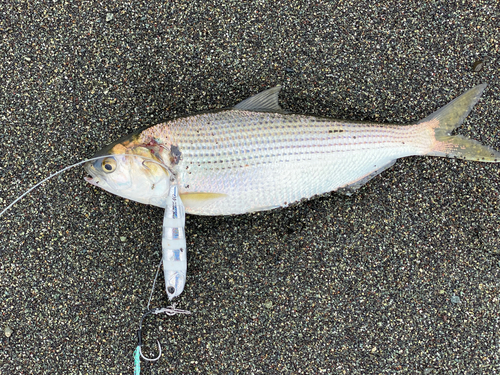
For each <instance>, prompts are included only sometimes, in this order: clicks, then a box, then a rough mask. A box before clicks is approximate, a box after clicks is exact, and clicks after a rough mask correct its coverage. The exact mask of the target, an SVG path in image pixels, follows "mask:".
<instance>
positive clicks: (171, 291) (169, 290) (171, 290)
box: [167, 286, 175, 294]
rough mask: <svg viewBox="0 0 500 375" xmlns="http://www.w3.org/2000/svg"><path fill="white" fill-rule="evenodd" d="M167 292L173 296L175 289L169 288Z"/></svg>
mask: <svg viewBox="0 0 500 375" xmlns="http://www.w3.org/2000/svg"><path fill="white" fill-rule="evenodd" d="M167 291H168V292H169V293H170V294H174V293H175V288H174V287H173V286H169V287H168V288H167Z"/></svg>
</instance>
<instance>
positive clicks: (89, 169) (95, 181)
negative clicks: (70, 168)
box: [83, 162, 101, 186]
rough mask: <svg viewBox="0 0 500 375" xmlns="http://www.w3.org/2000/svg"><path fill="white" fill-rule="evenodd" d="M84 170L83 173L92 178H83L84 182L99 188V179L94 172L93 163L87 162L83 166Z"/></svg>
mask: <svg viewBox="0 0 500 375" xmlns="http://www.w3.org/2000/svg"><path fill="white" fill-rule="evenodd" d="M83 167H84V168H85V171H87V173H88V174H89V175H91V176H92V177H87V176H86V177H84V180H85V181H87V182H88V183H89V184H91V185H94V186H99V182H101V181H100V180H99V177H98V175H97V171H96V170H95V168H94V166H93V163H92V162H87V163H86V164H84V166H83Z"/></svg>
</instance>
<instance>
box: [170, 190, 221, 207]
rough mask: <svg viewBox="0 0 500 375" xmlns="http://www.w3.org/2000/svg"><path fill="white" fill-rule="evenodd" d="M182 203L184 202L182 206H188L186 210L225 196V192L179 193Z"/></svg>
mask: <svg viewBox="0 0 500 375" xmlns="http://www.w3.org/2000/svg"><path fill="white" fill-rule="evenodd" d="M180 196H181V199H182V203H184V206H186V208H188V211H190V209H194V208H198V207H202V206H203V205H205V204H206V203H208V202H210V201H213V200H217V199H223V198H226V197H227V194H219V193H184V194H180Z"/></svg>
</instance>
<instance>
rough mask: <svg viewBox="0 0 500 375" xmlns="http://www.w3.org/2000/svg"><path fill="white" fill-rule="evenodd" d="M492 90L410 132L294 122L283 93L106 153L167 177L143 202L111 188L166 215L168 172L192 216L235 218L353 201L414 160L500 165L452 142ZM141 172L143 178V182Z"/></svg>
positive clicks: (155, 130) (93, 167)
mask: <svg viewBox="0 0 500 375" xmlns="http://www.w3.org/2000/svg"><path fill="white" fill-rule="evenodd" d="M485 87H486V85H484V84H483V85H479V86H476V87H474V88H473V89H471V90H469V91H467V92H466V93H465V94H463V95H462V96H460V97H458V98H457V99H455V100H454V101H452V102H451V103H449V104H448V105H446V106H445V107H443V108H441V109H440V110H438V111H436V112H435V113H433V114H432V115H430V116H429V117H427V118H426V119H424V120H422V121H420V122H418V123H416V124H411V125H384V124H374V123H350V122H346V121H340V120H333V119H328V118H320V117H314V116H305V115H297V114H288V113H285V112H284V111H283V110H282V109H281V108H280V107H279V105H278V92H279V89H280V87H275V88H272V89H269V90H266V91H264V92H262V93H260V94H258V95H256V96H254V97H251V98H249V99H247V100H245V101H243V102H241V103H240V104H238V105H236V106H235V107H233V108H231V109H228V110H220V111H214V112H210V113H203V114H197V115H193V116H186V117H181V118H177V119H173V120H170V121H168V122H165V123H162V124H158V125H155V126H151V127H149V128H146V129H142V130H140V131H138V132H136V133H134V134H132V135H130V136H128V137H125V138H122V139H120V140H119V141H117V142H115V143H113V144H111V145H109V146H107V147H106V148H104V149H103V150H102V151H101V153H102V154H111V155H113V154H117V155H120V156H117V158H120V159H119V160H121V161H120V163H118V164H119V168H121V169H122V170H129V169H130V167H128V166H127V164H126V163H127V161H126V159H127V158H128V159H134V158H133V157H131V156H134V155H137V156H142V157H148V158H152V159H153V160H155V161H156V162H157V163H158V164H160V165H163V166H164V167H165V168H164V170H162V168H160V167H158V166H155V168H156V169H157V171H156V172H155V173H156V174H155V175H154V177H146V178H147V179H154V180H156V181H157V182H156V183H155V184H149V185H148V187H141V189H140V190H141V194H137V192H135V193H134V194H135V195H134V196H131V195H130V194H128V195H127V192H126V191H122V192H120V191H116V190H115V191H113V189H106V187H104V186H103V188H105V189H106V190H109V191H111V192H114V193H115V194H118V195H122V196H124V197H127V198H129V199H133V200H137V201H139V202H142V203H149V204H153V205H156V206H159V207H165V206H166V204H167V199H166V198H165V197H166V196H167V194H166V190H162V189H165V188H166V186H167V185H168V184H165V183H164V181H165V179H166V175H167V174H168V173H165V170H168V171H169V172H170V173H172V174H173V175H174V176H175V178H176V180H177V183H178V186H179V193H180V196H181V199H182V202H183V203H184V206H185V210H186V213H190V214H197V215H229V214H243V213H248V212H255V211H262V210H269V209H273V208H277V207H283V206H287V205H289V204H291V203H294V202H297V201H299V200H302V199H307V198H311V197H313V196H315V195H318V194H323V193H326V192H330V191H344V192H350V191H353V190H355V189H357V188H358V187H360V186H362V185H363V184H364V183H366V182H367V181H368V180H370V179H371V178H373V177H374V176H376V175H377V174H379V173H381V172H382V171H384V170H385V169H387V168H388V167H390V166H391V165H392V164H394V162H395V161H396V160H397V159H398V158H402V157H406V156H412V155H429V156H447V157H458V158H463V159H470V160H479V161H486V162H498V161H500V153H499V152H498V151H495V150H493V149H491V148H489V147H487V146H483V145H481V144H480V143H478V142H476V141H473V140H470V139H467V138H465V137H461V136H451V135H450V132H451V131H452V130H453V129H454V128H456V127H457V126H459V125H460V124H461V123H462V122H463V120H464V119H465V117H466V116H467V114H468V113H469V112H470V110H471V109H472V107H473V106H474V104H475V103H476V102H477V101H478V100H479V97H480V95H481V93H482V92H483V90H484V88H485ZM136 159H137V158H136ZM139 161H140V160H139ZM139 161H137V163H139ZM99 163H100V161H97V162H95V163H93V164H88V165H87V166H86V169H87V171H88V172H89V173H90V174H92V176H93V177H94V179H93V180H92V179H90V181H89V182H91V183H94V184H95V182H96V180H98V182H103V183H104V184H106V181H108V180H110V179H111V180H113V177H112V174H102V173H101V172H100V171H99V168H101V169H102V166H101V165H100V164H99ZM149 164H151V163H149ZM137 168H138V169H139V170H137ZM137 168H135V174H134V179H135V180H144V178H142V177H138V175H137V174H138V173H139V174H140V173H142V172H141V171H140V169H141V167H140V166H139V167H137ZM146 169H150V168H146ZM150 172H151V171H149V170H146V171H145V173H146V174H147V173H150ZM132 195H133V194H132ZM153 195H154V196H153Z"/></svg>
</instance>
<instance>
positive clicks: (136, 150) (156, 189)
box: [84, 140, 172, 207]
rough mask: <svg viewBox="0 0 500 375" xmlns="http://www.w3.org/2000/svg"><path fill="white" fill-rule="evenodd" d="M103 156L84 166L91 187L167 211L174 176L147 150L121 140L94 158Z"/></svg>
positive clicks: (142, 146) (131, 142) (131, 141)
mask: <svg viewBox="0 0 500 375" xmlns="http://www.w3.org/2000/svg"><path fill="white" fill-rule="evenodd" d="M101 155H102V158H98V159H96V160H93V161H89V162H87V163H85V165H84V168H85V170H86V171H87V173H89V174H90V175H91V176H92V178H90V177H86V178H85V180H86V181H87V182H88V183H90V184H92V185H94V186H97V187H99V188H101V189H104V190H106V191H108V192H110V193H112V194H115V195H118V196H120V197H122V198H126V199H130V200H133V201H136V202H139V203H144V204H151V205H153V206H158V207H165V205H166V197H167V196H168V191H169V188H170V177H171V175H172V174H171V173H170V170H169V169H168V167H167V166H166V165H165V164H164V163H162V162H161V160H159V159H158V158H156V157H155V155H154V153H152V152H151V150H150V149H149V148H148V147H145V146H144V145H137V144H135V143H134V142H133V140H129V141H123V140H119V141H117V142H115V143H113V144H111V145H109V146H107V147H105V148H103V149H102V150H101V151H99V152H98V153H96V154H95V155H94V158H97V157H99V156H101Z"/></svg>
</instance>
